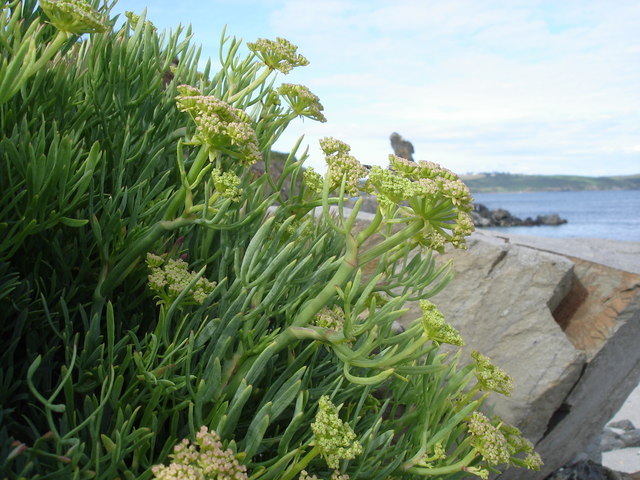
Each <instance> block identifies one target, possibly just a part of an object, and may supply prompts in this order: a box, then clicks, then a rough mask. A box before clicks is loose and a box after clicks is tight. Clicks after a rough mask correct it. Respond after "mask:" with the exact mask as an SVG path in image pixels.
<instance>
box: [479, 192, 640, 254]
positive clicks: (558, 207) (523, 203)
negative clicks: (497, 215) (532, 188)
mask: <svg viewBox="0 0 640 480" xmlns="http://www.w3.org/2000/svg"><path fill="white" fill-rule="evenodd" d="M473 197H474V200H475V202H476V203H481V204H483V205H485V206H486V207H488V208H490V209H491V210H494V209H496V208H503V209H505V210H508V211H509V212H510V213H511V214H512V215H514V216H516V217H519V218H521V219H523V220H524V219H526V218H527V217H531V218H533V219H535V218H536V217H537V216H538V215H550V214H554V213H557V214H558V215H560V217H561V218H563V219H566V220H567V223H565V224H563V225H540V226H531V227H489V228H482V229H481V230H494V231H499V232H502V233H511V234H517V235H534V236H541V237H554V238H558V237H583V238H602V239H609V240H619V241H629V242H640V190H584V191H561V192H522V193H478V194H474V195H473Z"/></svg>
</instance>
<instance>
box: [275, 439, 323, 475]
mask: <svg viewBox="0 0 640 480" xmlns="http://www.w3.org/2000/svg"><path fill="white" fill-rule="evenodd" d="M319 453H320V448H319V447H317V446H315V447H313V448H312V449H311V450H309V453H307V454H306V455H305V456H304V458H303V459H302V460H300V461H299V462H298V463H296V464H295V465H293V466H292V467H291V468H290V469H289V470H288V471H286V472H285V473H284V475H283V476H282V477H280V480H291V479H292V478H293V477H295V476H296V475H297V474H298V473H300V472H301V471H302V470H304V468H305V467H306V466H307V465H309V463H310V462H311V460H313V459H314V458H316V457H317V456H318V454H319Z"/></svg>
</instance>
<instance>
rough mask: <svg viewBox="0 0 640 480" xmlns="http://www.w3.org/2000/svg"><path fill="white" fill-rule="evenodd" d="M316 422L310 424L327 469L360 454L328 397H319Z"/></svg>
mask: <svg viewBox="0 0 640 480" xmlns="http://www.w3.org/2000/svg"><path fill="white" fill-rule="evenodd" d="M318 404H319V408H318V413H317V414H316V421H315V422H314V423H312V424H311V430H312V431H313V436H314V437H315V445H316V446H317V447H318V448H319V449H320V453H321V454H322V457H323V458H324V459H325V461H326V462H327V465H328V466H329V468H338V464H339V462H340V460H341V459H344V460H350V459H352V458H355V457H356V456H357V455H360V454H361V453H362V446H361V445H360V442H358V441H357V440H356V434H355V432H354V431H353V430H352V429H351V427H350V426H349V425H348V424H346V423H344V422H343V421H342V420H340V418H339V417H338V409H337V408H336V406H335V405H334V404H333V403H331V400H330V399H329V397H328V396H326V395H324V396H322V397H320V400H319V402H318Z"/></svg>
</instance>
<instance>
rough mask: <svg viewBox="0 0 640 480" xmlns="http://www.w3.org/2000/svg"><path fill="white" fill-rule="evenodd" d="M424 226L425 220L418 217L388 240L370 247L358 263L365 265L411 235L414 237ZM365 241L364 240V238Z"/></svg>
mask: <svg viewBox="0 0 640 480" xmlns="http://www.w3.org/2000/svg"><path fill="white" fill-rule="evenodd" d="M423 228H424V221H423V220H421V219H417V220H416V221H415V222H413V223H411V224H410V225H409V226H407V227H406V228H403V229H402V230H400V231H399V232H398V233H396V234H394V235H392V236H390V237H389V238H387V239H386V240H384V241H382V242H380V243H379V244H377V245H376V246H375V247H372V248H370V249H369V250H367V251H366V252H364V253H363V254H362V255H360V258H359V263H358V265H364V264H366V263H368V262H370V261H371V260H374V259H376V258H378V257H379V256H381V255H383V254H384V253H386V252H388V251H389V250H391V249H393V248H394V247H397V246H398V245H400V244H402V243H404V242H405V241H407V240H408V239H410V238H411V237H413V236H414V235H415V234H416V233H418V232H419V231H420V230H422V229H423ZM363 241H364V240H363Z"/></svg>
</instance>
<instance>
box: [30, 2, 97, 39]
mask: <svg viewBox="0 0 640 480" xmlns="http://www.w3.org/2000/svg"><path fill="white" fill-rule="evenodd" d="M40 8H42V10H43V11H44V13H45V14H46V15H47V17H49V20H51V23H53V24H54V25H55V26H56V28H58V29H59V30H62V31H63V32H67V33H72V34H75V35H82V34H83V33H100V32H104V31H106V30H107V26H106V25H105V23H104V19H103V18H102V17H101V16H100V14H99V13H98V12H97V11H96V10H94V9H93V7H92V6H91V5H89V4H88V3H87V2H85V1H83V0H40Z"/></svg>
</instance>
